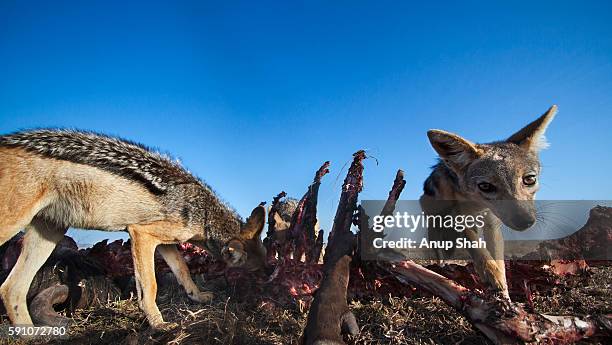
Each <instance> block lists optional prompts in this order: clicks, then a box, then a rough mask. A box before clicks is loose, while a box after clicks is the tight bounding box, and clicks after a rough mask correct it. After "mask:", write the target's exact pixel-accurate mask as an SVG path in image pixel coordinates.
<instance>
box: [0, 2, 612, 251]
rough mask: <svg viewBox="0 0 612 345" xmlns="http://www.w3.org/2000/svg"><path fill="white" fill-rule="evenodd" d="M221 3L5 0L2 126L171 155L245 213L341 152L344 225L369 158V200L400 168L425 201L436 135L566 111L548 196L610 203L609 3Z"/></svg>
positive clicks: (335, 179)
mask: <svg viewBox="0 0 612 345" xmlns="http://www.w3.org/2000/svg"><path fill="white" fill-rule="evenodd" d="M222 3H223V4H221V5H219V4H214V3H207V2H201V1H196V2H185V1H178V2H166V3H157V2H142V3H137V2H129V3H128V2H125V1H121V2H113V1H99V2H95V1H87V2H83V1H78V2H73V3H68V2H62V1H53V2H40V3H37V4H33V3H30V2H28V3H26V2H22V1H21V2H20V1H2V2H0V133H6V132H11V131H15V130H18V129H27V128H32V127H73V128H81V129H89V130H95V131H99V132H104V133H108V134H115V135H119V136H122V137H125V138H129V139H132V140H135V141H139V142H142V143H144V144H147V145H150V146H153V147H157V148H159V149H161V150H162V151H164V152H168V153H171V154H172V155H174V156H176V157H178V158H180V159H181V160H182V161H183V162H184V165H185V166H186V167H188V168H189V169H190V170H191V171H193V172H194V173H196V174H197V175H198V176H200V177H201V178H202V179H204V180H206V181H207V182H208V183H209V184H211V185H212V186H213V187H214V188H215V189H216V190H217V191H218V192H219V194H220V195H221V196H222V197H223V198H224V199H225V200H227V201H228V202H229V203H230V204H231V205H233V206H234V207H235V208H236V209H237V210H238V211H239V212H240V213H241V214H242V215H247V214H248V212H249V211H250V209H251V208H252V207H254V206H255V205H257V204H258V203H259V202H260V201H262V200H268V201H269V200H270V199H271V198H272V196H273V195H275V194H276V193H278V192H279V191H281V190H286V191H287V192H288V193H289V194H290V195H292V196H295V197H300V196H301V195H302V194H303V193H304V192H305V191H306V187H307V185H308V184H309V183H310V181H311V179H312V177H313V174H314V172H315V170H316V169H317V168H318V167H319V165H320V164H321V163H322V162H323V161H325V160H331V161H332V167H331V168H332V173H331V174H330V175H329V176H327V177H326V178H325V180H324V182H323V185H322V187H321V194H320V218H321V222H322V226H323V227H324V228H325V229H329V228H330V227H331V223H332V217H333V213H334V211H335V206H336V202H337V200H338V195H339V191H340V185H341V183H342V179H343V178H344V175H345V173H346V167H344V169H343V170H341V169H342V168H343V166H344V165H345V163H347V162H348V161H349V160H350V158H351V153H353V152H354V151H356V150H358V149H361V148H364V149H368V150H369V152H370V154H371V155H373V156H375V157H376V158H378V165H377V164H376V162H375V161H374V160H370V161H368V162H366V171H365V177H366V180H365V184H366V188H365V190H364V192H363V193H362V198H364V199H382V198H385V197H386V194H387V192H388V189H389V187H390V185H391V182H392V180H393V177H394V174H395V171H396V169H398V168H402V169H404V170H405V171H406V179H407V181H408V184H407V187H406V189H405V192H404V195H403V196H404V198H406V199H416V198H418V197H419V195H420V193H421V185H422V182H423V180H424V179H425V178H426V176H427V175H428V173H429V166H431V165H432V164H433V163H434V158H435V155H434V152H433V150H432V149H431V148H430V146H429V144H428V141H427V138H426V135H425V133H426V131H427V129H430V128H441V129H446V130H449V131H453V132H457V133H459V134H462V135H464V136H465V137H467V138H469V139H472V140H474V141H480V142H485V141H491V140H497V139H502V138H505V137H507V136H508V135H510V134H511V133H512V132H513V131H515V130H517V129H519V128H520V127H521V126H523V125H525V124H526V123H527V122H529V121H531V120H533V119H534V118H535V117H536V116H538V115H540V114H541V113H542V112H544V111H545V110H546V109H547V108H548V107H549V106H550V105H551V104H558V105H559V109H560V111H559V114H558V116H557V118H556V119H555V121H554V122H553V123H552V124H551V126H550V128H549V132H548V138H549V140H550V142H551V143H552V146H551V147H550V149H548V150H547V151H545V152H543V153H542V155H541V156H542V160H543V164H544V172H543V176H542V183H543V187H542V189H541V192H540V194H539V198H540V199H610V194H611V192H612V179H611V178H610V171H611V168H612V167H611V163H612V162H611V160H610V133H611V131H612V97H611V95H612V6H611V5H610V3H609V2H605V1H603V2H591V1H589V2H565V1H537V2H534V1H528V2H527V1H526V2H523V3H518V2H517V3H513V5H512V6H510V5H503V4H492V3H491V2H484V1H483V2H470V1H467V2H465V1H461V2H458V1H455V2H439V3H437V4H428V3H426V2H423V1H421V2H418V3H417V2H414V3H411V2H382V1H372V2H369V3H366V2H358V3H356V2H344V3H340V2H334V3H333V4H330V3H329V2H319V1H308V2H300V4H293V5H291V4H287V3H285V2H278V3H276V2H269V3H268V2H263V1H257V2H254V1H248V2H233V1H232V2H229V1H227V2H222ZM81 234H83V233H82V232H81ZM92 236H93V237H92ZM97 236H98V235H92V234H90V235H87V234H83V235H81V237H80V240H81V241H83V242H87V243H90V242H92V241H94V240H97V239H98V237H97Z"/></svg>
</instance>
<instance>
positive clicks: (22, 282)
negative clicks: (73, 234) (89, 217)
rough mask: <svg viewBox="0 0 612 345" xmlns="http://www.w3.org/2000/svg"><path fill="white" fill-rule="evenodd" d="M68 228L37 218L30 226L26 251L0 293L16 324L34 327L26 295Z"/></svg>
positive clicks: (25, 246)
mask: <svg viewBox="0 0 612 345" xmlns="http://www.w3.org/2000/svg"><path fill="white" fill-rule="evenodd" d="M66 230H67V228H65V227H59V226H57V225H55V224H52V223H49V222H45V221H44V220H42V219H40V218H34V219H33V220H32V222H31V223H30V225H28V226H27V227H26V234H25V236H24V238H23V248H22V250H21V254H20V255H19V258H18V259H17V263H16V264H15V267H13V269H12V270H11V273H10V274H9V276H8V277H7V278H6V281H5V282H4V284H2V287H0V294H1V295H2V300H3V301H4V305H5V307H6V312H7V314H8V316H9V319H11V322H12V323H13V324H14V325H31V324H32V319H31V318H30V313H29V312H28V307H27V303H26V295H27V293H28V290H29V288H30V284H31V283H32V279H34V275H36V273H37V272H38V270H39V269H40V267H41V266H42V265H43V264H44V263H45V261H47V258H48V257H49V255H51V252H52V251H53V249H54V248H55V245H56V244H57V243H58V242H59V241H61V240H62V238H63V237H64V233H65V232H66Z"/></svg>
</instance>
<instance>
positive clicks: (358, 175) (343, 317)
mask: <svg viewBox="0 0 612 345" xmlns="http://www.w3.org/2000/svg"><path fill="white" fill-rule="evenodd" d="M364 158H365V153H364V151H358V152H356V153H355V154H354V155H353V163H352V164H351V167H350V168H349V171H348V174H347V176H346V179H345V180H344V184H343V185H342V193H341V195H340V202H339V203H338V210H337V212H336V217H335V219H334V225H333V227H332V231H331V233H330V235H329V239H328V245H327V248H326V251H325V256H324V259H323V271H324V274H325V275H324V277H323V281H322V282H321V286H320V287H319V289H317V291H316V292H315V295H314V300H313V302H312V305H311V307H310V310H309V311H308V320H307V322H306V328H305V329H304V334H303V335H302V344H305V345H310V344H344V340H343V338H342V334H343V333H349V334H352V335H357V334H358V333H359V327H358V326H357V321H356V320H355V316H354V315H353V313H352V312H351V311H350V309H349V306H348V303H347V288H348V283H349V276H350V264H351V260H352V255H353V252H354V249H355V235H354V234H353V233H352V232H351V224H352V222H351V220H352V217H353V213H354V212H355V210H356V209H357V198H358V195H359V192H361V189H362V187H363V163H362V161H363V159H364ZM324 168H326V167H325V166H323V167H321V169H324ZM321 169H320V170H319V171H321ZM318 175H319V174H318V173H317V176H318ZM316 179H317V177H315V182H316ZM309 191H310V189H309Z"/></svg>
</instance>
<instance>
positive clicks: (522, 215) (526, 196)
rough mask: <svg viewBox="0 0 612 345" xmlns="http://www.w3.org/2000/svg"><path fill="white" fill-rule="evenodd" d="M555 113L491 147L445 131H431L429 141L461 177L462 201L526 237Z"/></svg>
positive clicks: (428, 133)
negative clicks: (482, 208) (541, 153)
mask: <svg viewBox="0 0 612 345" xmlns="http://www.w3.org/2000/svg"><path fill="white" fill-rule="evenodd" d="M556 112H557V107H556V106H552V107H551V108H550V109H548V111H547V112H546V113H544V115H542V116H540V117H539V118H538V119H537V120H535V121H533V122H531V123H530V124H528V125H527V126H525V127H524V128H522V129H521V130H519V131H518V132H516V133H514V134H513V135H511V136H510V137H509V138H508V139H506V140H504V141H499V142H494V143H489V144H475V143H472V142H470V141H468V140H466V139H464V138H462V137H460V136H458V135H456V134H452V133H448V132H445V131H441V130H430V131H429V132H427V135H428V137H429V141H430V142H431V145H432V146H433V148H434V149H435V150H436V152H437V153H438V154H439V155H440V158H441V159H442V161H443V162H444V163H445V164H446V166H447V167H448V168H450V169H451V170H452V172H454V173H455V175H456V176H457V181H456V184H457V185H458V186H457V187H458V188H457V189H458V191H459V193H460V194H461V196H462V197H464V198H465V199H466V201H470V202H477V203H479V204H481V205H483V206H486V207H488V208H489V209H490V210H491V211H492V212H493V213H494V214H495V215H496V216H497V217H498V218H499V219H500V220H501V221H502V222H503V223H504V224H505V225H507V226H509V227H510V228H512V229H514V230H519V231H522V230H526V229H527V228H529V227H531V226H532V225H533V224H534V223H535V221H536V210H535V203H534V199H535V194H536V192H537V190H538V188H539V179H538V177H539V175H540V160H539V158H538V151H539V150H540V149H542V148H544V147H546V145H547V144H546V141H545V138H544V132H545V130H546V127H547V126H548V124H549V123H550V121H551V120H552V119H553V117H554V116H555V114H556Z"/></svg>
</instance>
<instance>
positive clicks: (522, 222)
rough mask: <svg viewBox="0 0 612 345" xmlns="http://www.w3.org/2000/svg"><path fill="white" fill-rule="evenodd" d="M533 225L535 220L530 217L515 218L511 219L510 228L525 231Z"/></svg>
mask: <svg viewBox="0 0 612 345" xmlns="http://www.w3.org/2000/svg"><path fill="white" fill-rule="evenodd" d="M534 223H535V218H531V217H515V218H513V219H512V225H513V226H512V228H513V229H514V230H527V229H529V228H530V227H531V226H532V225H533V224H534Z"/></svg>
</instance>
